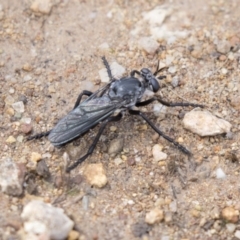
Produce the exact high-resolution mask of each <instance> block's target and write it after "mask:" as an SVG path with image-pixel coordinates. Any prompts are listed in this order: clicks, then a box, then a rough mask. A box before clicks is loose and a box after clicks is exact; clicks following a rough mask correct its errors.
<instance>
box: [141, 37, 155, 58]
mask: <svg viewBox="0 0 240 240" xmlns="http://www.w3.org/2000/svg"><path fill="white" fill-rule="evenodd" d="M138 47H139V49H142V50H144V51H145V52H147V53H148V54H154V53H155V52H156V51H157V49H158V47H159V44H158V42H157V41H156V40H155V39H153V38H151V37H142V38H140V39H139V41H138Z"/></svg>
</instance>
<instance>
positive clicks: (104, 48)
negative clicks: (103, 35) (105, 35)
mask: <svg viewBox="0 0 240 240" xmlns="http://www.w3.org/2000/svg"><path fill="white" fill-rule="evenodd" d="M98 49H99V50H100V51H101V52H108V51H110V47H109V45H108V43H107V42H104V43H102V44H101V45H99V46H98Z"/></svg>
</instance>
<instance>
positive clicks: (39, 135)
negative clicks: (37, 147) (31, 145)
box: [27, 130, 51, 141]
mask: <svg viewBox="0 0 240 240" xmlns="http://www.w3.org/2000/svg"><path fill="white" fill-rule="evenodd" d="M50 132H51V130H50V131H47V132H42V133H38V134H35V135H33V136H30V137H28V138H27V141H30V140H33V139H39V138H42V137H46V136H48V135H49V133H50Z"/></svg>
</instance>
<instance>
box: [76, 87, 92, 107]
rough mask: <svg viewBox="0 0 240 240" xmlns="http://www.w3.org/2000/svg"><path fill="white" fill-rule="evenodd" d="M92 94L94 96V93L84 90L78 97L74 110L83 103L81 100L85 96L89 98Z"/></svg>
mask: <svg viewBox="0 0 240 240" xmlns="http://www.w3.org/2000/svg"><path fill="white" fill-rule="evenodd" d="M92 94H93V93H92V92H90V91H88V90H83V91H82V92H81V93H80V94H79V95H78V98H77V101H76V102H75V105H74V108H73V109H75V108H76V107H77V106H78V105H79V103H80V102H81V99H82V97H83V96H88V97H90V96H91V95H92Z"/></svg>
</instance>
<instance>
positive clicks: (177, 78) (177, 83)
mask: <svg viewBox="0 0 240 240" xmlns="http://www.w3.org/2000/svg"><path fill="white" fill-rule="evenodd" d="M171 84H172V86H173V87H174V88H176V87H177V86H178V85H179V77H178V76H174V77H173V78H172V82H171Z"/></svg>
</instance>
